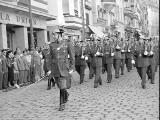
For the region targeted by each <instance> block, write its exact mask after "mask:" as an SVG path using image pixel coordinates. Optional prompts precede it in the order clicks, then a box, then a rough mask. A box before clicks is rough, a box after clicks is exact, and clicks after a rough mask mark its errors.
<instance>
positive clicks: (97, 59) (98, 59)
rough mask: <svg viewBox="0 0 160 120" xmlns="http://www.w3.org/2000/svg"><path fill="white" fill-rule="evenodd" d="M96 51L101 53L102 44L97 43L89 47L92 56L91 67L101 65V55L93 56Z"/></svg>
mask: <svg viewBox="0 0 160 120" xmlns="http://www.w3.org/2000/svg"><path fill="white" fill-rule="evenodd" d="M97 51H99V52H100V53H102V54H103V48H102V46H100V45H99V44H94V45H93V46H92V49H91V56H93V59H92V62H91V63H92V66H93V67H102V56H95V54H96V53H97Z"/></svg>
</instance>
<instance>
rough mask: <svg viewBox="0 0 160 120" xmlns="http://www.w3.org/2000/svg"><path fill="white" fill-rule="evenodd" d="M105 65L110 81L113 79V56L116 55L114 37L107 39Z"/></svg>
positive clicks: (104, 54)
mask: <svg viewBox="0 0 160 120" xmlns="http://www.w3.org/2000/svg"><path fill="white" fill-rule="evenodd" d="M103 52H104V53H103V56H104V59H105V61H104V67H105V71H107V81H108V83H110V82H111V80H112V65H113V56H114V45H113V41H112V39H110V38H108V39H106V42H105V44H104V51H103Z"/></svg>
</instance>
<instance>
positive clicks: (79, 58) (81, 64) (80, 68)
mask: <svg viewBox="0 0 160 120" xmlns="http://www.w3.org/2000/svg"><path fill="white" fill-rule="evenodd" d="M74 47H75V68H76V71H77V72H78V73H79V75H80V84H81V83H83V81H84V75H85V74H84V72H85V68H86V61H85V55H86V48H85V46H84V45H83V41H80V42H77V43H75V46H74Z"/></svg>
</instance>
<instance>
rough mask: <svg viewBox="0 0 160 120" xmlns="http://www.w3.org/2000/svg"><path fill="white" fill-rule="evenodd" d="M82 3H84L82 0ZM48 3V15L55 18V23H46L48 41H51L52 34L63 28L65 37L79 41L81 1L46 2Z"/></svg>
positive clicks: (49, 0)
mask: <svg viewBox="0 0 160 120" xmlns="http://www.w3.org/2000/svg"><path fill="white" fill-rule="evenodd" d="M83 2H84V3H85V1H84V0H83ZM48 3H49V7H48V8H49V13H50V14H53V15H56V16H57V20H56V22H55V21H49V22H48V27H47V28H48V31H49V33H50V39H52V32H56V31H57V30H59V29H60V28H63V30H64V31H65V33H64V34H65V35H67V36H69V37H70V38H71V39H75V40H80V39H81V36H82V0H54V1H53V0H48ZM83 8H85V4H83Z"/></svg>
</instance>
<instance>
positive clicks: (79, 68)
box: [75, 65, 86, 83]
mask: <svg viewBox="0 0 160 120" xmlns="http://www.w3.org/2000/svg"><path fill="white" fill-rule="evenodd" d="M75 68H76V71H77V72H78V73H79V75H80V83H82V82H83V80H84V75H85V74H84V72H85V68H86V66H85V65H75Z"/></svg>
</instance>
